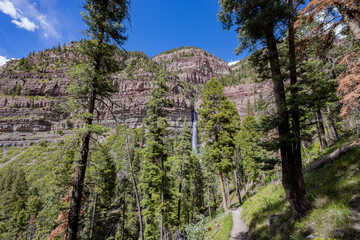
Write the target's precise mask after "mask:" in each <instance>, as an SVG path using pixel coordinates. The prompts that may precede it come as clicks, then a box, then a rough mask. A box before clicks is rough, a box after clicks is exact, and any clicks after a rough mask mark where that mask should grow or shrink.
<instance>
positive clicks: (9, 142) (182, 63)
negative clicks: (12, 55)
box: [0, 43, 269, 146]
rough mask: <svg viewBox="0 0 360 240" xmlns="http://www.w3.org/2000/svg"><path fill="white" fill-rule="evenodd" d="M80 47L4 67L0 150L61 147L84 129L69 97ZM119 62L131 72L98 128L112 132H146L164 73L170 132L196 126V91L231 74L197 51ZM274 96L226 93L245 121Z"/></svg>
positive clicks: (106, 104)
mask: <svg viewBox="0 0 360 240" xmlns="http://www.w3.org/2000/svg"><path fill="white" fill-rule="evenodd" d="M76 47H77V44H75V43H74V44H70V45H67V46H64V47H62V48H54V49H50V50H45V51H43V52H40V53H36V54H32V55H31V56H29V57H28V58H26V59H21V60H13V61H10V62H8V63H7V64H6V65H4V66H2V67H0V92H1V93H0V116H1V117H0V132H1V134H0V146H23V145H29V144H32V143H36V142H41V141H44V140H46V141H57V140H59V139H62V138H64V136H66V135H69V134H72V133H73V131H74V130H73V129H76V128H78V127H80V124H81V122H79V121H78V120H76V118H75V117H74V116H73V115H74V114H73V113H72V111H71V110H70V108H69V105H68V104H67V97H66V96H67V92H66V89H67V87H68V85H69V83H70V79H69V77H68V76H69V74H68V72H69V69H70V68H71V66H73V65H76V64H78V63H80V62H81V61H82V60H83V59H82V58H81V56H79V54H78V53H77V51H76V50H75V49H76ZM119 61H120V62H121V64H124V66H125V68H124V70H122V71H120V72H118V73H117V74H115V75H114V76H113V78H114V81H115V82H116V85H117V87H118V89H117V90H118V91H117V92H116V93H114V94H112V95H111V97H110V99H103V101H102V102H101V101H99V102H98V104H97V109H98V111H97V115H96V116H95V123H96V124H99V125H103V126H107V127H113V126H114V125H116V124H117V123H123V121H125V123H126V125H127V126H129V127H132V128H136V127H141V126H142V123H143V119H144V118H145V117H146V105H147V103H148V100H149V98H150V92H151V90H152V89H153V87H154V86H153V83H152V82H153V80H154V79H155V78H156V77H158V76H159V75H160V72H163V73H164V77H165V79H166V83H167V85H168V86H169V88H170V90H169V93H168V98H169V99H170V100H171V101H172V102H173V103H174V107H173V108H171V109H169V110H170V115H169V118H168V120H169V123H170V126H171V127H172V128H178V127H181V126H182V124H183V122H184V121H185V118H187V119H188V121H191V120H192V119H191V118H192V111H193V108H194V106H193V104H192V101H193V97H194V93H195V92H196V89H197V88H198V87H201V86H202V85H203V84H204V83H206V82H207V81H209V80H210V79H211V78H212V77H215V78H221V77H224V76H226V75H229V74H230V72H231V69H230V68H229V66H228V64H227V63H226V62H224V61H223V60H221V59H218V58H217V57H215V56H213V55H212V54H209V53H207V52H206V51H204V50H202V49H194V48H182V49H177V50H171V51H168V52H165V53H163V54H160V55H158V56H155V57H154V58H152V59H148V58H147V56H146V55H145V54H143V53H139V52H133V53H130V54H129V55H127V57H126V58H120V60H119ZM255 89H256V90H255ZM268 91H269V89H268V87H267V85H262V84H240V85H237V86H231V87H227V88H226V90H225V93H226V94H227V95H228V96H229V97H230V99H232V100H233V101H234V102H235V103H236V105H237V109H238V111H239V112H240V114H241V115H242V116H244V115H246V105H247V104H248V102H249V101H250V102H251V103H253V101H254V99H256V98H257V97H258V96H259V93H260V92H262V93H263V94H264V93H265V92H268ZM265 95H266V93H265ZM266 96H267V95H266Z"/></svg>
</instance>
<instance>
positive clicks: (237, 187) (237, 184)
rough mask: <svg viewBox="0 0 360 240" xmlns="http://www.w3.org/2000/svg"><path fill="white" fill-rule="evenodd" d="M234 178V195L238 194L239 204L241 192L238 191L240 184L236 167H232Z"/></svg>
mask: <svg viewBox="0 0 360 240" xmlns="http://www.w3.org/2000/svg"><path fill="white" fill-rule="evenodd" d="M234 178H235V186H236V189H235V190H236V195H237V196H238V199H239V204H241V193H240V184H239V179H238V176H237V173H236V169H234Z"/></svg>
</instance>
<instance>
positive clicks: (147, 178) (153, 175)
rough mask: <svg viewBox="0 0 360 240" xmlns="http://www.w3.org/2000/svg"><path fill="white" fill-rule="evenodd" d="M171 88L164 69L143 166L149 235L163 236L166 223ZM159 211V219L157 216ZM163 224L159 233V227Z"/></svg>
mask: <svg viewBox="0 0 360 240" xmlns="http://www.w3.org/2000/svg"><path fill="white" fill-rule="evenodd" d="M168 91H169V88H168V87H167V86H166V85H165V76H164V73H160V76H159V77H158V78H157V80H156V82H155V88H154V89H153V90H152V92H151V98H150V100H149V102H148V105H147V108H148V110H147V118H146V119H145V125H146V130H147V132H146V136H145V137H146V141H145V149H144V160H143V163H142V169H141V178H142V179H141V184H140V187H141V189H142V190H143V199H142V203H143V206H144V211H143V214H144V221H145V224H146V226H145V231H144V235H145V238H146V239H156V238H157V237H156V236H157V235H158V234H160V236H159V238H160V239H163V237H164V227H166V226H165V223H166V211H165V210H166V204H167V200H168V198H166V197H167V196H168V193H169V185H168V184H167V183H168V180H167V175H166V174H167V173H166V161H167V158H168V153H167V146H166V139H165V138H166V136H167V134H168V130H167V127H168V122H167V115H168V110H167V109H166V108H167V107H169V106H171V105H172V102H171V101H170V100H168V99H166V96H167V93H168ZM158 215H160V221H158V218H157V216H158ZM158 224H160V233H159V232H158V231H157V230H158V229H159V225H158Z"/></svg>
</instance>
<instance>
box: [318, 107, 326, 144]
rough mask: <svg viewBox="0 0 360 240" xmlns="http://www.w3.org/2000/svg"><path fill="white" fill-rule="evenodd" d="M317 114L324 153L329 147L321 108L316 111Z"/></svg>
mask: <svg viewBox="0 0 360 240" xmlns="http://www.w3.org/2000/svg"><path fill="white" fill-rule="evenodd" d="M315 114H316V121H317V130H318V136H319V140H320V146H321V151H323V150H324V149H325V148H326V147H327V141H326V135H325V128H324V123H323V119H322V114H321V111H320V108H318V109H317V110H316V112H315Z"/></svg>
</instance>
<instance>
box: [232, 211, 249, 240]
mask: <svg viewBox="0 0 360 240" xmlns="http://www.w3.org/2000/svg"><path fill="white" fill-rule="evenodd" d="M241 211H242V208H241V207H239V208H238V209H236V210H233V211H231V212H232V216H233V227H232V230H231V237H230V240H250V239H251V238H250V234H249V228H248V227H247V226H246V224H245V223H244V222H243V221H242V220H241V218H240V216H241Z"/></svg>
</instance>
